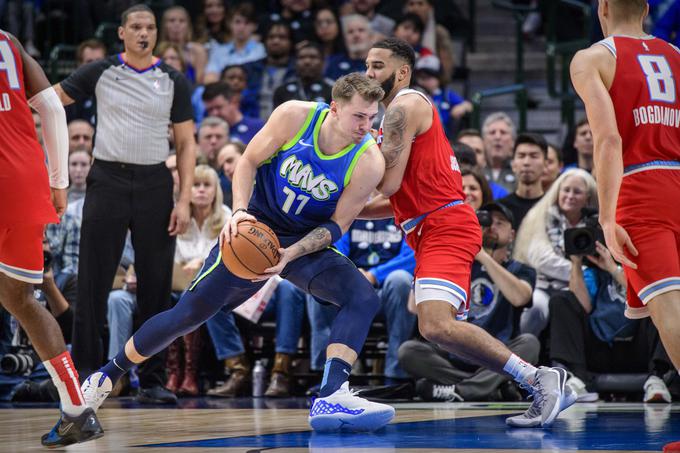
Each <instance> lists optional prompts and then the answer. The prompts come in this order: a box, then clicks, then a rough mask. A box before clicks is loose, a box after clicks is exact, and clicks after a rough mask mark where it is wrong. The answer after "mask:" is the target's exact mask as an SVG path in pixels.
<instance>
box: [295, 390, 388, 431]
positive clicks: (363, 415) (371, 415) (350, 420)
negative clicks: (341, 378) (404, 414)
mask: <svg viewBox="0 0 680 453" xmlns="http://www.w3.org/2000/svg"><path fill="white" fill-rule="evenodd" d="M393 417H394V408H393V407H392V406H388V405H387V404H380V403H373V402H371V401H368V400H366V399H364V398H360V397H358V396H356V395H355V393H354V392H352V391H351V390H350V389H349V383H348V382H345V383H344V384H342V386H341V387H340V388H339V389H338V390H336V391H335V393H333V394H332V395H329V396H327V397H325V398H317V399H315V400H314V404H312V408H311V409H310V410H309V419H308V420H309V424H310V425H311V427H312V429H313V430H314V431H319V432H328V431H340V430H344V431H375V430H376V429H380V428H382V427H383V426H385V425H387V424H388V423H389V422H390V420H392V418H393Z"/></svg>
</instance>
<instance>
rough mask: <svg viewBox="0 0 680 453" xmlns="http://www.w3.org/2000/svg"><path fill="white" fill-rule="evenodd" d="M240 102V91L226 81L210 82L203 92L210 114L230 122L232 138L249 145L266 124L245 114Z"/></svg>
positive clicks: (207, 110) (206, 108) (206, 107)
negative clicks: (234, 89)
mask: <svg viewBox="0 0 680 453" xmlns="http://www.w3.org/2000/svg"><path fill="white" fill-rule="evenodd" d="M239 102H240V96H239V95H238V93H236V92H235V91H233V90H232V89H231V88H229V85H227V83H225V82H215V83H211V84H208V85H206V87H205V91H204V92H203V103H204V104H205V110H206V113H207V114H208V116H217V117H219V118H222V119H223V120H224V121H226V122H227V123H229V132H230V134H231V139H232V140H239V141H240V142H242V143H244V144H246V145H247V144H248V143H249V142H250V140H251V139H252V138H253V137H254V136H255V134H257V131H259V130H260V129H261V128H262V126H264V121H262V120H261V119H259V118H252V117H249V116H245V115H244V114H243V113H242V112H241V108H240V106H239Z"/></svg>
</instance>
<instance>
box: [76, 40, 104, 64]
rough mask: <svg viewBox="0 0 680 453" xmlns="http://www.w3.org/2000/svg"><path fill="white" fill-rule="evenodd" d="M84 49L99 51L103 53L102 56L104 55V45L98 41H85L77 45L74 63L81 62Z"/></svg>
mask: <svg viewBox="0 0 680 453" xmlns="http://www.w3.org/2000/svg"><path fill="white" fill-rule="evenodd" d="M85 49H101V50H103V51H104V55H106V44H104V43H103V42H101V41H100V40H98V39H94V38H92V39H86V40H85V41H83V42H81V43H80V44H78V49H77V50H76V61H77V62H78V64H80V63H82V62H83V53H84V52H85Z"/></svg>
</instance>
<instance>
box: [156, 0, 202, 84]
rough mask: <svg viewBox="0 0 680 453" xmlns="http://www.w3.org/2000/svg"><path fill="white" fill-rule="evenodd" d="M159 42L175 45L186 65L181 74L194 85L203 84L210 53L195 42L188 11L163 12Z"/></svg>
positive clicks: (178, 7)
mask: <svg viewBox="0 0 680 453" xmlns="http://www.w3.org/2000/svg"><path fill="white" fill-rule="evenodd" d="M158 41H159V43H163V42H170V43H172V44H175V45H176V46H177V50H178V51H179V55H178V56H179V57H181V59H182V60H184V62H185V63H186V64H185V67H184V68H183V70H182V71H181V72H182V73H184V75H185V76H186V77H187V79H189V81H191V83H192V84H194V85H201V84H202V83H203V76H204V72H205V65H206V63H207V61H208V52H207V51H206V49H205V47H204V46H203V45H202V44H200V43H198V42H195V41H194V40H193V29H192V25H191V17H190V16H189V13H188V12H187V10H186V9H184V8H183V7H182V6H171V7H170V8H168V9H166V10H165V11H164V12H163V17H162V19H161V26H160V30H159V36H158ZM159 45H160V44H159ZM156 52H157V55H159V56H160V55H161V54H162V53H163V52H162V51H160V50H157V51H156ZM161 58H163V57H162V56H161ZM163 59H164V60H165V58H163ZM166 63H167V61H166Z"/></svg>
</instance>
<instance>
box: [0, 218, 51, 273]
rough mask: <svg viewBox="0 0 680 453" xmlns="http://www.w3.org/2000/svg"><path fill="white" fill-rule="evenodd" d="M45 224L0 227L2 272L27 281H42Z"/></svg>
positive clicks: (0, 263) (0, 266)
mask: <svg viewBox="0 0 680 453" xmlns="http://www.w3.org/2000/svg"><path fill="white" fill-rule="evenodd" d="M44 231H45V226H44V225H29V226H16V227H9V228H8V227H0V272H2V273H3V274H5V275H8V276H9V277H12V278H14V279H16V280H21V281H22V282H27V283H34V284H38V283H42V279H43V248H42V239H43V232H44Z"/></svg>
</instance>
